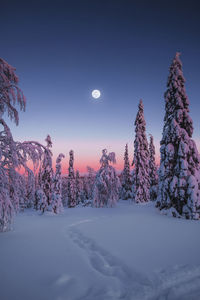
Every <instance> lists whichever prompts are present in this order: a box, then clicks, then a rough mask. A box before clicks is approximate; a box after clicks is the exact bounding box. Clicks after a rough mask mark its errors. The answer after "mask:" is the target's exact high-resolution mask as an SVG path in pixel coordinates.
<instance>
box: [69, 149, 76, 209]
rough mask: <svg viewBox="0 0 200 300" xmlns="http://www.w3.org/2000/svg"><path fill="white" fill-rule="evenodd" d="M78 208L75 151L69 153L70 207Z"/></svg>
mask: <svg viewBox="0 0 200 300" xmlns="http://www.w3.org/2000/svg"><path fill="white" fill-rule="evenodd" d="M75 206H76V180H75V174H74V151H73V150H71V151H70V152H69V175H68V207H75Z"/></svg>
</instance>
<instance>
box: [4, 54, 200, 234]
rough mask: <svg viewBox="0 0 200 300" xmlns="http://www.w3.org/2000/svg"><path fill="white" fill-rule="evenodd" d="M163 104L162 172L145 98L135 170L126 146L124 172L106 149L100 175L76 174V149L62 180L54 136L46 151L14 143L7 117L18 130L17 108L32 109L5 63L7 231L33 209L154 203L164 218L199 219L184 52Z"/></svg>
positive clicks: (199, 168) (198, 173)
mask: <svg viewBox="0 0 200 300" xmlns="http://www.w3.org/2000/svg"><path fill="white" fill-rule="evenodd" d="M164 99H165V116H164V123H163V125H162V127H163V131H162V139H161V141H160V165H159V166H157V165H156V163H155V147H154V139H153V136H152V135H151V136H150V140H149V141H148V139H147V134H146V123H145V118H144V105H143V102H142V100H140V101H139V105H138V112H137V115H136V118H135V137H134V157H133V160H132V162H131V165H132V166H133V169H132V170H131V166H130V161H129V154H128V144H126V145H125V151H124V168H123V170H122V172H121V173H120V174H118V172H117V171H116V170H115V168H114V164H115V161H116V157H115V153H114V152H110V153H109V152H108V151H107V149H103V150H102V154H101V157H100V168H99V170H98V171H97V172H95V171H94V170H93V169H92V168H91V167H89V166H88V167H87V170H88V173H87V174H85V175H80V174H79V171H78V170H74V159H75V158H74V151H73V150H70V151H69V168H68V174H62V159H63V158H64V157H65V155H64V154H62V153H60V154H59V156H58V157H57V159H56V168H55V171H54V170H53V167H52V156H53V154H52V151H51V147H52V139H53V137H51V136H50V135H48V134H47V137H46V140H45V144H44V145H43V144H41V143H39V142H37V141H32V140H31V137H30V140H29V141H24V142H17V141H15V140H14V139H13V135H12V132H11V130H10V128H9V126H8V124H7V122H6V121H5V116H6V117H7V116H8V118H9V119H10V121H12V122H14V123H15V124H16V125H18V123H19V114H18V110H19V109H20V110H22V111H25V108H26V98H25V96H24V94H23V91H22V90H21V89H20V87H19V85H18V77H17V75H16V71H15V68H14V67H12V66H11V65H9V64H8V63H7V62H6V61H5V60H3V59H0V124H1V131H0V158H1V159H0V231H1V232H4V231H9V230H10V229H12V224H13V218H14V217H15V215H16V214H17V213H18V212H23V211H25V210H27V209H34V210H37V211H38V212H39V213H40V214H45V212H52V213H54V214H59V213H62V211H63V209H65V208H74V207H76V206H79V207H80V206H82V207H85V206H92V207H98V208H101V207H114V206H115V205H117V203H118V201H119V199H122V200H124V201H129V203H130V205H131V203H137V204H140V203H148V202H150V201H151V202H153V203H154V205H155V207H157V209H158V211H161V212H162V214H166V215H170V216H172V217H177V218H186V219H192V220H199V218H200V164H199V163H200V156H199V153H198V150H197V147H196V144H195V141H194V140H193V139H192V134H193V122H192V119H191V118H190V116H189V100H188V97H187V95H186V91H185V79H184V76H183V71H182V62H181V60H180V54H179V53H176V55H175V57H174V59H173V60H172V63H171V66H170V69H169V76H168V79H167V86H166V91H165V93H164ZM102 148H103V145H102ZM112 150H113V149H112ZM30 161H31V165H32V167H30Z"/></svg>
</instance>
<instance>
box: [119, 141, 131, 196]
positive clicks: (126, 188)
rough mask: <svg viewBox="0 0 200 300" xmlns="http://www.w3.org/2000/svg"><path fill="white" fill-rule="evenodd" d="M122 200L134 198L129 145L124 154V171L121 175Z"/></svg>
mask: <svg viewBox="0 0 200 300" xmlns="http://www.w3.org/2000/svg"><path fill="white" fill-rule="evenodd" d="M121 184H122V189H121V198H122V199H123V200H127V199H130V198H132V188H131V185H132V182H131V174H130V164H129V158H128V144H126V146H125V152H124V169H123V171H122V174H121Z"/></svg>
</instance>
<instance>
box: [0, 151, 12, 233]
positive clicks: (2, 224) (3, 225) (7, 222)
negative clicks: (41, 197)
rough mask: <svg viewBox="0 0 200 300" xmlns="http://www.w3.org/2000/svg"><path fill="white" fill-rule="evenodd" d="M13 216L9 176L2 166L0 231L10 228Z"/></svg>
mask: <svg viewBox="0 0 200 300" xmlns="http://www.w3.org/2000/svg"><path fill="white" fill-rule="evenodd" d="M0 158H1V157H0ZM13 216H14V208H13V205H12V203H11V199H10V195H9V182H8V176H7V174H6V172H5V169H4V168H2V167H0V232H2V231H8V230H10V228H11V224H12V220H13Z"/></svg>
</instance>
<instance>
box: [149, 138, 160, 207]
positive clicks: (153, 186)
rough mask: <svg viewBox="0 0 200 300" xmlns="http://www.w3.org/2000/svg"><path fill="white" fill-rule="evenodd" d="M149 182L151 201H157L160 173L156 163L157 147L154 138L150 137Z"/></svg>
mask: <svg viewBox="0 0 200 300" xmlns="http://www.w3.org/2000/svg"><path fill="white" fill-rule="evenodd" d="M149 180H150V199H151V200H152V201H155V200H156V198H157V194H158V173H157V167H156V163H155V147H154V143H153V136H152V135H150V143H149Z"/></svg>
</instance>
